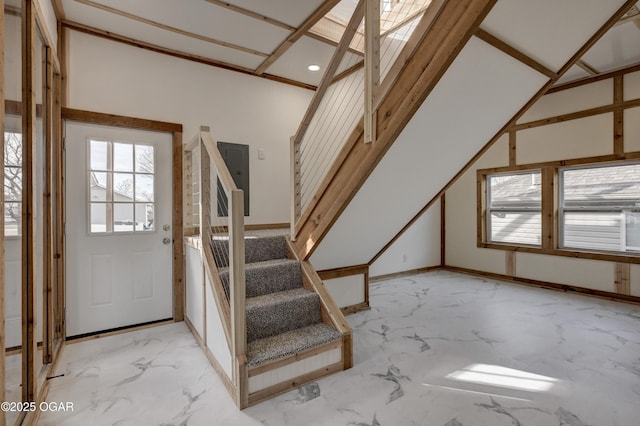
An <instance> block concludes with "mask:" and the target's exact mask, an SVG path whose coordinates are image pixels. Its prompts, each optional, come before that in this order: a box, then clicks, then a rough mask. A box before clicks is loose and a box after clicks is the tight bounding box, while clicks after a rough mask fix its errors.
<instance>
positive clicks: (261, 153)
mask: <svg viewBox="0 0 640 426" xmlns="http://www.w3.org/2000/svg"><path fill="white" fill-rule="evenodd" d="M258 160H264V149H262V148H260V149H258Z"/></svg>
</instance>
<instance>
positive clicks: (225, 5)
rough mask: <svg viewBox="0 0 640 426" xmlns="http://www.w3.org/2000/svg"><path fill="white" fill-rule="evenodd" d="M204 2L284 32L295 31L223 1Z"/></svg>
mask: <svg viewBox="0 0 640 426" xmlns="http://www.w3.org/2000/svg"><path fill="white" fill-rule="evenodd" d="M206 1H207V2H209V3H211V4H213V5H216V6H220V7H223V8H225V9H229V10H232V11H234V12H236V13H239V14H241V15H245V16H248V17H250V18H254V19H257V20H258V21H262V22H266V23H268V24H271V25H275V26H276V27H280V28H284V29H285V30H289V31H295V30H296V29H297V28H296V27H294V26H291V25H289V24H286V23H284V22H282V21H278V20H276V19H273V18H269V17H268V16H265V15H261V14H259V13H256V12H253V11H251V10H248V9H244V8H242V7H239V6H236V5H234V4H231V3H227V2H225V1H220V0H206Z"/></svg>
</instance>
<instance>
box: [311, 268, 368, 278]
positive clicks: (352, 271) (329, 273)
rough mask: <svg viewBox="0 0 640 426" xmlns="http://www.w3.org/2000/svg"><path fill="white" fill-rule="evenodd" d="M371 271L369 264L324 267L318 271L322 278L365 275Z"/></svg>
mask: <svg viewBox="0 0 640 426" xmlns="http://www.w3.org/2000/svg"><path fill="white" fill-rule="evenodd" d="M368 271H369V265H354V266H344V267H342V268H334V269H324V270H322V271H318V276H319V277H320V279H321V280H333V279H336V278H344V277H351V276H353V275H364V274H366V273H367V272H368Z"/></svg>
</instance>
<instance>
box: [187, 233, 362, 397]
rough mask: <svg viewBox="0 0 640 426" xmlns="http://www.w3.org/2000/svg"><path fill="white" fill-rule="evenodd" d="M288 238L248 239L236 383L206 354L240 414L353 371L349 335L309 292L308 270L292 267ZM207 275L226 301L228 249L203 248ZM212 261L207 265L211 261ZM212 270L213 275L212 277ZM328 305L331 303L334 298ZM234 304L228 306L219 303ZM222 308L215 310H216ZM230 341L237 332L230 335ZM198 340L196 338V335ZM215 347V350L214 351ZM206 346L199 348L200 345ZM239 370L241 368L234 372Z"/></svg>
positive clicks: (218, 243)
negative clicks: (243, 335) (243, 341)
mask: <svg viewBox="0 0 640 426" xmlns="http://www.w3.org/2000/svg"><path fill="white" fill-rule="evenodd" d="M288 247H289V243H288V242H287V240H286V238H285V237H284V236H271V237H258V238H247V239H245V278H246V279H245V293H246V339H247V345H246V353H245V354H244V355H240V356H239V357H238V359H237V361H236V365H235V368H234V369H235V372H234V373H233V376H234V377H235V380H234V381H233V384H232V385H229V382H230V381H231V380H230V377H229V376H228V375H229V372H225V371H224V369H223V368H221V366H220V364H219V363H218V360H216V359H215V357H214V356H213V354H212V353H211V351H209V348H207V347H206V346H207V345H204V346H205V347H204V349H205V353H206V354H207V357H208V358H209V361H210V362H211V364H212V365H213V366H214V368H215V370H216V371H217V372H218V374H219V375H220V376H221V378H222V380H223V381H224V382H225V383H227V389H228V390H229V392H230V393H231V394H232V396H233V398H234V401H235V402H236V404H237V405H238V406H239V407H240V408H245V407H247V406H250V405H253V404H256V403H258V402H260V401H263V400H265V399H268V398H271V397H273V396H275V395H278V394H280V393H283V392H287V391H289V390H291V389H293V388H295V387H298V386H300V385H303V384H305V383H308V382H310V381H312V380H316V379H318V378H319V377H323V376H326V375H329V374H331V373H335V372H337V371H340V370H344V369H347V368H350V367H351V364H352V355H351V354H352V347H351V345H352V332H351V329H350V327H348V326H346V327H345V326H343V325H342V324H346V321H345V320H344V318H343V317H342V318H341V319H340V318H339V319H338V320H339V322H338V323H339V324H341V325H340V326H337V324H338V323H335V322H334V321H335V318H336V316H338V317H339V316H341V313H340V311H339V309H337V307H334V310H335V311H337V314H336V313H331V308H328V307H327V306H328V305H329V304H334V305H335V303H334V302H333V301H330V302H327V300H326V299H327V296H326V295H323V294H320V293H321V292H318V291H316V289H315V288H314V287H313V286H310V285H308V283H307V282H306V280H305V276H306V275H305V274H306V273H308V271H307V270H305V272H304V273H303V267H302V265H301V263H300V261H299V260H298V259H292V258H291V257H290V252H289V250H288ZM209 249H210V250H211V253H212V256H209V257H207V256H205V258H206V259H207V260H206V261H207V262H209V263H210V264H209V268H208V270H211V271H216V272H213V273H217V274H218V277H219V278H220V280H219V281H220V283H219V284H216V285H221V286H222V288H223V289H224V291H215V292H214V293H215V297H216V298H218V297H221V298H222V299H225V296H226V298H228V297H229V294H230V292H229V283H228V280H229V264H228V259H229V256H228V251H229V245H228V241H226V240H224V239H214V240H212V241H211V242H210V243H209V244H201V245H200V250H209ZM209 259H210V260H209ZM214 268H215V269H214ZM329 298H330V297H329ZM220 302H222V303H229V301H228V300H221V301H220ZM216 304H218V303H216ZM230 333H232V331H231V332H230ZM194 334H196V333H194ZM216 344H217V343H216ZM201 346H203V345H202V343H201ZM237 363H239V364H237Z"/></svg>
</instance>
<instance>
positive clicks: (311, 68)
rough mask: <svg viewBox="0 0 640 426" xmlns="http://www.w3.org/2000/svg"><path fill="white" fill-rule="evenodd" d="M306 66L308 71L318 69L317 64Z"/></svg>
mask: <svg viewBox="0 0 640 426" xmlns="http://www.w3.org/2000/svg"><path fill="white" fill-rule="evenodd" d="M307 68H309V71H318V70H319V69H320V66H319V65H315V64H314V65H309V66H308V67H307Z"/></svg>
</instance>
